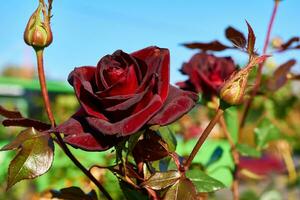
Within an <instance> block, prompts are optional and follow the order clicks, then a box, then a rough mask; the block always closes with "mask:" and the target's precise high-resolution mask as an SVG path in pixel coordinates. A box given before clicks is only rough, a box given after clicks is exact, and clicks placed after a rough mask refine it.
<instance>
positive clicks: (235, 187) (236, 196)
mask: <svg viewBox="0 0 300 200" xmlns="http://www.w3.org/2000/svg"><path fill="white" fill-rule="evenodd" d="M219 123H220V125H221V127H222V130H223V131H224V134H225V137H226V138H227V140H228V142H229V145H230V148H231V155H232V158H233V162H234V171H233V183H232V188H231V190H232V194H233V199H234V200H238V199H239V180H238V176H237V175H238V167H239V160H240V155H239V152H238V151H237V149H236V146H235V143H234V141H233V139H232V137H231V135H230V133H229V132H228V129H227V126H226V123H225V119H224V116H223V115H222V116H221V118H220V120H219Z"/></svg>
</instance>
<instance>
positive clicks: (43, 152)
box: [1, 128, 54, 189]
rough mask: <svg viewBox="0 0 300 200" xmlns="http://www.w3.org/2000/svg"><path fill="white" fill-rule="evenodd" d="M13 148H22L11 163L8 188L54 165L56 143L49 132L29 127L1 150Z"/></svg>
mask: <svg viewBox="0 0 300 200" xmlns="http://www.w3.org/2000/svg"><path fill="white" fill-rule="evenodd" d="M12 149H20V150H19V152H18V153H17V155H16V156H15V158H14V159H13V160H12V161H11V163H10V165H9V169H8V183H7V189H9V188H11V187H12V186H13V185H14V184H16V183H17V182H19V181H21V180H24V179H33V178H36V177H38V176H40V175H42V174H44V173H46V172H47V171H48V170H49V168H50V167H51V165H52V161H53V150H54V144H53V141H52V139H51V137H50V135H49V134H43V133H41V132H38V131H36V130H35V129H34V128H29V129H27V130H25V131H23V132H21V134H20V135H19V136H17V138H16V140H14V141H13V142H12V143H10V144H9V145H6V146H5V147H3V148H2V149H1V150H12Z"/></svg>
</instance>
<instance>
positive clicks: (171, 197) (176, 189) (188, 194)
mask: <svg viewBox="0 0 300 200" xmlns="http://www.w3.org/2000/svg"><path fill="white" fill-rule="evenodd" d="M181 199H186V200H197V199H198V198H197V192H196V188H195V186H194V185H193V183H192V181H190V180H189V179H187V178H184V177H182V178H180V179H179V180H178V181H177V182H176V183H175V184H174V185H173V186H172V187H170V188H169V189H168V191H167V192H166V194H165V196H164V198H163V200H181Z"/></svg>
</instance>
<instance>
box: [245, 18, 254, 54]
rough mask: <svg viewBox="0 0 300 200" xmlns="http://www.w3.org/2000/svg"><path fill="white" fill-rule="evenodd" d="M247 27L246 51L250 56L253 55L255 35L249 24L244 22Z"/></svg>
mask: <svg viewBox="0 0 300 200" xmlns="http://www.w3.org/2000/svg"><path fill="white" fill-rule="evenodd" d="M246 23H247V27H248V44H247V51H248V53H249V54H250V55H253V54H254V46H255V39H256V38H255V34H254V31H253V29H252V27H251V26H250V24H249V23H248V22H247V21H246Z"/></svg>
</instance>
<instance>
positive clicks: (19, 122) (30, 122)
mask: <svg viewBox="0 0 300 200" xmlns="http://www.w3.org/2000/svg"><path fill="white" fill-rule="evenodd" d="M2 124H3V125H4V126H21V127H33V128H35V129H36V130H38V131H46V130H49V129H50V128H51V125H50V124H46V123H44V122H40V121H38V120H34V119H27V118H11V119H5V120H3V122H2Z"/></svg>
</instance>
